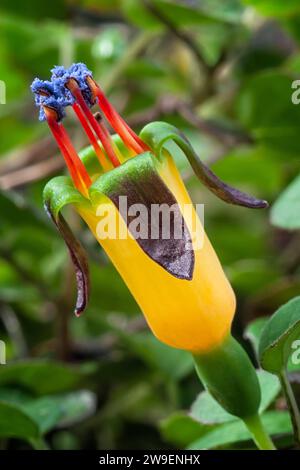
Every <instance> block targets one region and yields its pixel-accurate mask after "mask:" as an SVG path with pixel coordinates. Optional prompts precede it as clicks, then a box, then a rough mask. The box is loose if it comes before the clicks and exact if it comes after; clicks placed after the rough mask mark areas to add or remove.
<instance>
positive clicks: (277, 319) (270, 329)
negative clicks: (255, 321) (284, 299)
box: [259, 297, 300, 374]
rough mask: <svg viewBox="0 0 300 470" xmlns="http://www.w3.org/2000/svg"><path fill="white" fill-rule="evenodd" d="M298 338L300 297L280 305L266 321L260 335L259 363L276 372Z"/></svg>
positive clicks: (299, 334) (299, 331)
mask: <svg viewBox="0 0 300 470" xmlns="http://www.w3.org/2000/svg"><path fill="white" fill-rule="evenodd" d="M299 338H300V297H295V298H294V299H292V300H290V301H289V302H288V303H287V304H285V305H282V306H281V307H280V308H279V309H278V310H277V311H276V312H275V313H274V315H273V316H272V317H271V318H270V319H269V321H268V322H267V323H266V325H265V327H264V329H263V331H262V333H261V337H260V342H259V357H260V362H261V365H262V367H263V368H264V369H266V370H268V371H269V372H272V373H275V374H278V373H280V372H281V371H282V370H283V369H284V368H285V367H286V366H287V362H288V360H289V358H290V356H291V355H292V353H293V352H294V350H293V342H294V341H295V340H297V339H299Z"/></svg>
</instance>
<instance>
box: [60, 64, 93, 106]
mask: <svg viewBox="0 0 300 470" xmlns="http://www.w3.org/2000/svg"><path fill="white" fill-rule="evenodd" d="M51 72H52V76H51V81H52V83H53V86H54V90H55V94H56V96H59V97H61V98H62V99H63V100H64V101H65V106H72V105H73V104H74V103H75V98H74V96H73V95H72V93H71V92H70V91H69V90H68V88H67V87H66V84H67V82H68V81H69V80H70V79H71V78H73V79H74V80H76V82H77V83H78V86H79V88H80V91H81V93H82V95H83V97H84V100H85V101H86V103H87V104H88V105H89V106H90V107H91V106H93V104H94V100H93V95H92V92H91V90H90V88H89V86H88V84H87V82H86V78H87V77H92V72H91V71H90V70H89V69H88V68H87V66H86V65H85V64H82V63H80V62H79V63H77V64H73V65H71V67H69V68H68V69H65V68H64V67H62V66H60V65H58V66H56V67H54V68H53V69H52V70H51Z"/></svg>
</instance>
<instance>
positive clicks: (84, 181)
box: [31, 63, 149, 197]
mask: <svg viewBox="0 0 300 470" xmlns="http://www.w3.org/2000/svg"><path fill="white" fill-rule="evenodd" d="M51 72H52V76H51V80H50V81H49V80H45V81H43V80H40V79H39V78H36V79H35V80H34V81H33V83H32V85H31V90H32V91H33V93H34V94H35V103H36V105H37V106H38V107H39V108H40V115H39V118H40V120H41V121H45V120H46V121H47V123H48V125H49V128H50V130H51V132H52V134H53V136H54V138H55V140H56V141H57V144H58V146H59V148H60V150H61V153H62V155H63V157H64V159H65V161H66V164H67V166H68V169H69V172H70V175H71V177H72V179H73V181H74V184H75V186H76V187H77V189H78V190H79V191H80V192H81V194H83V195H84V196H85V197H88V189H89V187H90V185H91V183H92V180H91V178H90V176H89V174H88V173H87V170H86V168H85V167H84V165H83V163H82V161H81V159H80V158H79V156H78V154H77V152H76V150H75V148H74V146H73V144H72V142H71V140H70V138H69V136H68V134H67V131H66V129H65V127H64V126H63V124H62V120H63V119H64V117H65V115H66V112H65V108H66V107H68V106H71V107H72V108H73V110H74V112H75V114H76V116H77V118H78V120H79V121H80V123H81V125H82V127H83V129H84V131H85V133H86V135H87V137H88V139H89V141H90V143H91V145H92V146H93V148H94V150H95V153H96V155H97V157H98V159H99V162H100V164H101V166H102V168H103V170H104V171H108V170H110V169H111V168H112V167H117V166H119V165H120V159H119V157H118V155H119V151H118V148H117V147H116V145H115V144H114V142H113V140H112V138H111V136H110V133H109V131H108V129H107V128H106V126H105V124H104V122H103V120H102V119H100V121H99V120H97V119H96V118H95V116H94V115H93V113H92V111H91V109H90V108H91V107H92V106H93V105H95V104H96V103H98V104H99V106H100V109H101V111H102V112H103V114H104V115H105V117H106V119H107V121H108V122H109V124H110V125H111V127H112V128H113V129H114V130H115V131H116V133H117V134H118V135H119V136H120V137H121V139H122V140H123V142H124V144H125V145H126V147H127V148H128V149H130V150H131V151H132V152H133V153H134V155H137V154H140V153H143V152H145V151H147V150H149V147H148V146H147V145H146V144H145V143H144V142H143V141H142V140H141V139H140V138H139V137H138V136H137V135H136V134H135V132H134V131H133V130H132V129H131V128H130V127H129V126H128V125H127V124H126V122H125V121H124V120H123V119H122V118H121V116H119V114H118V113H117V111H116V110H115V109H114V108H113V106H112V105H111V104H110V102H109V101H108V99H107V98H106V96H105V94H104V93H103V91H102V90H101V89H100V87H99V85H98V84H97V83H96V82H95V81H94V79H93V77H92V72H91V71H90V70H89V69H88V68H87V67H86V65H85V64H82V63H77V64H73V65H71V67H69V68H68V69H66V68H64V67H62V66H56V67H54V68H53V69H52V71H51Z"/></svg>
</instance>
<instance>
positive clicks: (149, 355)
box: [127, 332, 194, 380]
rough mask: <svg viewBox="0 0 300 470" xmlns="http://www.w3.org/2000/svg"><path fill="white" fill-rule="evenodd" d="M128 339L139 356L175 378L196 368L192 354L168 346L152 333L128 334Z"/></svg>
mask: <svg viewBox="0 0 300 470" xmlns="http://www.w3.org/2000/svg"><path fill="white" fill-rule="evenodd" d="M127 340H128V343H129V345H130V346H131V348H132V349H133V350H134V352H135V353H136V354H137V355H138V356H140V357H142V358H143V360H145V361H146V362H147V363H148V364H149V365H150V366H152V367H154V368H155V369H156V370H160V371H161V372H163V373H164V374H165V375H166V376H168V377H171V378H172V379H173V380H180V379H182V378H183V377H185V376H186V375H187V374H188V373H190V372H191V371H192V370H193V368H194V364H193V359H192V356H191V354H189V353H188V352H186V351H181V350H179V349H173V348H170V347H168V346H166V345H165V344H163V343H162V342H161V341H158V340H157V339H156V338H155V337H154V336H153V334H152V333H148V332H147V333H139V334H135V335H131V336H130V335H128V338H127Z"/></svg>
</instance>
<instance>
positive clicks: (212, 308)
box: [78, 154, 235, 352]
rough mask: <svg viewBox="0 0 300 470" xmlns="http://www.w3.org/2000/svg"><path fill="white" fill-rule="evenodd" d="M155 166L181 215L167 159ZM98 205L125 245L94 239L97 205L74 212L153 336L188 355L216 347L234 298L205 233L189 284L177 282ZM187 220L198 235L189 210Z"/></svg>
mask: <svg viewBox="0 0 300 470" xmlns="http://www.w3.org/2000/svg"><path fill="white" fill-rule="evenodd" d="M144 156H145V154H144ZM136 158H137V159H138V158H143V157H142V156H138V157H136ZM149 158H151V159H152V160H154V159H155V157H154V156H149ZM155 163H156V162H155ZM156 166H157V167H158V168H159V175H160V177H161V178H162V180H163V181H164V182H165V184H166V186H167V187H168V188H169V189H170V191H171V192H172V193H173V195H174V197H175V199H176V201H177V203H178V204H179V206H180V207H181V209H182V212H183V209H184V206H185V205H191V204H192V203H191V200H190V197H189V195H188V193H187V190H186V188H185V186H184V183H183V181H182V179H181V177H180V174H179V172H178V170H177V168H176V166H175V164H174V162H173V159H172V157H171V156H170V155H167V156H166V157H165V158H163V161H162V162H161V163H159V164H158V163H156ZM112 171H114V172H117V171H118V169H115V170H112ZM91 193H92V190H91V191H90V194H91ZM103 199H104V200H103V202H104V203H105V204H108V206H110V209H111V214H112V216H113V217H115V220H116V221H117V226H119V225H118V224H120V226H121V227H120V228H121V230H120V232H121V233H124V231H125V232H126V233H127V236H126V238H125V239H120V238H119V237H117V238H104V234H101V233H97V226H98V224H99V217H97V216H96V209H97V204H96V207H95V208H94V211H91V210H90V209H80V208H79V209H78V210H79V212H80V215H81V216H82V218H83V219H84V220H85V222H86V223H87V224H88V226H89V227H90V229H91V231H92V232H93V234H94V236H95V237H96V238H97V240H98V241H99V243H100V244H101V246H102V247H103V249H104V250H105V252H106V253H107V254H108V256H109V257H110V259H111V260H112V262H113V264H114V265H115V267H116V268H117V270H118V271H119V273H120V275H121V276H122V278H123V279H124V281H125V283H126V284H127V286H128V288H129V290H130V291H131V293H132V295H133V296H134V297H135V299H136V301H137V303H138V304H139V306H140V308H141V310H142V312H143V313H144V315H145V317H146V319H147V322H148V324H149V326H150V328H151V330H152V331H153V333H154V334H155V336H156V337H157V338H158V339H159V340H161V341H162V342H164V343H166V344H168V345H169V346H173V347H175V348H180V349H185V350H188V351H192V352H200V351H205V350H208V349H211V348H213V347H215V346H217V345H218V344H220V343H221V342H222V341H223V340H224V338H225V337H226V336H227V335H228V334H229V332H230V326H231V322H232V318H233V316H234V312H235V296H234V292H233V290H232V288H231V286H230V284H229V282H228V280H227V278H226V276H225V274H224V271H223V269H222V266H221V264H220V262H219V260H218V257H217V255H216V253H215V251H214V249H213V247H212V245H211V243H210V241H209V239H208V238H207V236H206V235H205V233H204V240H203V246H202V247H201V248H200V249H199V248H197V249H196V250H195V266H194V273H193V277H192V279H191V280H186V279H178V278H176V277H175V276H174V275H172V274H170V273H169V272H168V271H166V270H165V269H164V268H162V267H161V266H160V265H159V264H157V263H156V262H155V261H153V260H152V259H151V258H150V257H149V256H147V254H145V252H144V251H143V250H142V249H141V247H140V246H139V244H138V243H137V241H136V240H134V239H133V238H132V237H131V236H130V234H129V233H128V229H127V226H126V224H125V222H124V221H123V219H122V217H121V216H120V214H119V212H118V210H117V208H116V207H115V205H114V204H113V202H112V201H111V200H110V199H108V198H107V197H106V198H105V197H104V198H103ZM188 215H189V217H185V222H186V225H187V227H188V229H189V231H190V233H192V232H193V231H195V221H196V223H197V225H198V227H197V228H198V232H200V231H202V230H203V229H202V227H201V222H200V220H199V218H198V216H197V214H196V211H195V209H193V210H192V212H191V213H190V214H188Z"/></svg>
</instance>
